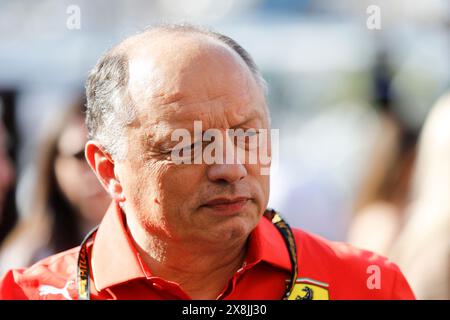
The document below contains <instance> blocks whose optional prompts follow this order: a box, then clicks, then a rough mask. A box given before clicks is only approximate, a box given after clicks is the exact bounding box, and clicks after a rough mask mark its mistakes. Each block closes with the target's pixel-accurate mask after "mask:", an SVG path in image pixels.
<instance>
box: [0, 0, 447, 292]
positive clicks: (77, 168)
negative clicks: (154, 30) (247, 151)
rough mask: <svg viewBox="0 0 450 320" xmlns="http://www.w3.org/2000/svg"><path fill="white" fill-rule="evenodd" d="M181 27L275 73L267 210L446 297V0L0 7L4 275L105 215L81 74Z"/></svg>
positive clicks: (137, 0)
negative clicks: (233, 45)
mask: <svg viewBox="0 0 450 320" xmlns="http://www.w3.org/2000/svg"><path fill="white" fill-rule="evenodd" d="M371 6H372V7H371ZM373 6H375V9H374V7H373ZM374 10H375V11H374ZM377 10H378V11H377ZM377 13H379V17H378V18H379V19H378V20H376V18H377V17H376V14H377ZM373 19H375V20H373ZM182 21H185V22H190V23H195V24H205V25H208V26H211V27H213V28H214V29H215V30H217V31H219V32H221V33H224V34H226V35H228V36H231V37H232V38H234V39H235V40H237V42H239V43H240V44H241V45H242V46H243V47H244V48H246V49H247V50H248V51H249V52H250V54H251V55H252V56H253V58H254V59H255V61H256V63H257V64H258V66H259V67H260V68H261V70H262V73H263V75H264V77H265V79H266V80H267V82H268V85H269V93H268V101H269V106H270V109H271V112H272V127H273V128H276V129H280V143H279V157H278V161H279V162H278V165H277V166H276V168H277V169H276V170H273V173H272V176H271V179H272V180H271V198H270V203H269V204H270V206H271V207H274V208H275V209H277V210H279V211H280V212H281V213H282V215H283V216H284V217H285V218H286V220H287V221H288V222H289V223H290V224H291V225H292V226H294V227H299V228H302V229H305V230H307V231H310V232H313V233H316V234H319V235H321V236H323V237H325V238H328V239H331V240H337V241H347V242H351V243H352V244H355V245H357V246H359V247H363V248H366V249H370V250H373V251H375V252H377V253H380V254H383V255H387V256H389V257H390V258H391V259H392V260H393V261H394V262H396V263H398V264H399V265H400V267H401V268H402V270H403V271H404V272H405V274H406V276H407V278H408V280H409V281H410V282H411V285H412V286H413V289H414V291H415V293H416V295H417V296H418V297H419V298H438V299H449V298H450V292H449V286H450V276H449V273H450V266H449V261H450V251H449V245H450V241H449V234H450V220H449V217H450V129H449V128H448V127H450V126H449V125H450V112H448V111H446V110H448V109H450V99H449V98H448V96H447V98H446V97H445V94H446V92H448V90H450V3H449V1H448V0H416V1H407V0H391V1H388V0H371V1H364V0H343V1H333V0H315V1H312V0H239V1H238V0H222V1H215V0H189V1H182V0H153V1H144V0H130V1H119V0H96V1H88V0H71V1H65V0H48V1H45V0H41V1H25V0H10V1H8V0H0V114H1V116H2V124H1V126H0V148H1V150H0V208H1V209H0V210H1V211H0V273H3V272H4V271H5V269H6V268H10V267H19V266H26V265H29V264H30V263H33V262H34V261H36V260H37V259H40V258H42V257H45V256H47V255H49V254H51V253H53V252H58V251H61V250H64V249H67V248H70V247H73V246H76V245H78V243H79V242H80V241H81V239H82V236H83V234H85V233H86V231H87V230H89V229H90V228H91V227H92V226H94V225H95V224H97V223H98V222H99V221H100V219H101V216H102V214H103V212H104V210H105V208H106V207H107V206H108V202H109V200H108V196H107V195H106V194H105V193H104V192H103V191H102V189H101V188H100V186H99V185H98V184H97V183H96V180H95V177H94V176H93V174H92V173H91V172H90V170H89V168H88V167H87V164H86V163H85V162H84V160H83V154H82V151H83V145H84V142H85V133H86V129H85V128H84V125H83V108H84V91H83V90H84V81H85V79H86V77H87V74H88V72H89V70H90V68H92V67H93V66H94V64H95V62H96V60H97V59H98V58H99V56H100V55H101V54H102V53H103V52H105V51H106V50H107V49H108V48H110V47H111V46H112V45H113V44H115V43H117V42H119V41H120V40H121V39H123V38H125V37H127V36H129V35H131V34H134V33H136V32H138V31H140V30H143V29H144V28H145V27H146V26H149V25H151V24H154V23H159V22H182ZM374 21H375V25H374ZM377 22H378V25H377ZM86 186H89V188H86ZM80 190H82V192H81V191H80ZM80 192H81V194H80Z"/></svg>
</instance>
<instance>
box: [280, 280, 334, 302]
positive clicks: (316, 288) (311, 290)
mask: <svg viewBox="0 0 450 320" xmlns="http://www.w3.org/2000/svg"><path fill="white" fill-rule="evenodd" d="M288 300H330V297H329V295H328V284H327V283H324V282H320V281H317V280H313V279H309V278H298V279H297V280H296V281H295V284H294V287H293V289H292V292H291V294H290V296H289V297H288Z"/></svg>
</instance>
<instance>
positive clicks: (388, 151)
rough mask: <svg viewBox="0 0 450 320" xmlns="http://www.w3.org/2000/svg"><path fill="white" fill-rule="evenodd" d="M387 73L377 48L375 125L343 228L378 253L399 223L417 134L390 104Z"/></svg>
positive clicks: (357, 242) (387, 245) (392, 97)
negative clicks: (370, 149) (347, 223)
mask: <svg viewBox="0 0 450 320" xmlns="http://www.w3.org/2000/svg"><path fill="white" fill-rule="evenodd" d="M391 79H392V73H391V68H390V64H389V60H388V55H387V52H385V51H380V52H379V54H378V55H377V60H376V61H375V64H374V68H373V92H374V101H373V105H374V106H375V108H376V109H377V113H378V115H377V117H378V125H377V126H378V129H377V133H376V137H375V142H374V144H373V146H372V151H371V153H370V154H369V156H368V157H367V167H366V169H365V172H367V174H366V175H365V176H364V177H363V179H362V181H361V183H360V187H359V195H358V197H357V199H356V201H355V204H354V208H353V212H354V216H353V218H352V221H351V223H350V227H349V230H348V241H349V242H350V243H352V244H353V245H355V246H358V247H361V248H365V249H367V250H371V251H374V252H377V253H379V254H382V255H387V254H388V252H389V248H390V247H391V245H392V242H393V241H394V239H395V237H396V235H397V234H398V232H399V230H400V228H401V220H402V215H403V214H404V212H405V208H406V206H407V205H408V196H409V189H410V184H411V176H412V171H413V167H414V162H415V155H416V144H417V138H418V132H417V130H415V129H412V128H409V127H408V125H407V124H406V123H405V121H404V120H403V119H402V118H401V117H400V116H399V115H398V113H397V112H396V110H395V102H396V100H395V95H394V93H393V92H392V90H391V86H390V83H391Z"/></svg>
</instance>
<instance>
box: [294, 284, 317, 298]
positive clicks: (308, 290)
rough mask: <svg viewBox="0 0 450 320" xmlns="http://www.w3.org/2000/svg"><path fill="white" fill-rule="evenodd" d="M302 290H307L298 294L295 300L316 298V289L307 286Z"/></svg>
mask: <svg viewBox="0 0 450 320" xmlns="http://www.w3.org/2000/svg"><path fill="white" fill-rule="evenodd" d="M302 291H303V292H305V295H304V296H300V295H297V297H295V300H312V299H313V298H314V291H313V290H312V289H311V288H310V287H308V286H305V287H304V288H303V289H302Z"/></svg>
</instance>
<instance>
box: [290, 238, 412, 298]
mask: <svg viewBox="0 0 450 320" xmlns="http://www.w3.org/2000/svg"><path fill="white" fill-rule="evenodd" d="M293 232H294V237H295V239H296V244H297V255H298V260H299V277H305V278H312V279H315V280H318V281H321V282H324V283H326V284H328V285H329V292H330V298H332V299H414V294H413V293H412V291H411V289H410V287H409V285H408V283H407V281H406V279H405V277H404V276H403V274H402V272H401V271H400V269H399V268H398V266H397V265H396V264H395V263H393V262H391V261H390V260H388V259H387V258H385V257H383V256H381V255H378V254H376V253H373V252H371V251H367V250H362V249H357V248H355V247H353V246H351V245H350V244H347V243H342V242H334V241H329V240H326V239H324V238H322V237H320V236H317V235H314V234H312V233H308V232H305V231H303V230H300V229H293Z"/></svg>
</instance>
